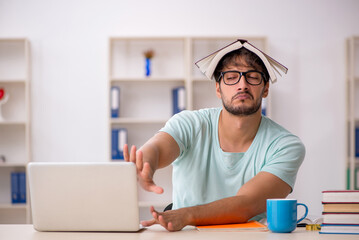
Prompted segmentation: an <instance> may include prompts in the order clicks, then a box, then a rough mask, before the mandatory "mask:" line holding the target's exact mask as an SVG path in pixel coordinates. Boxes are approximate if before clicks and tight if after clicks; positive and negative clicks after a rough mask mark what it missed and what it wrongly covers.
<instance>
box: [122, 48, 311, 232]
mask: <svg viewBox="0 0 359 240" xmlns="http://www.w3.org/2000/svg"><path fill="white" fill-rule="evenodd" d="M253 51H255V50H253ZM253 51H250V50H248V49H247V48H245V47H240V48H239V49H234V50H233V51H232V49H231V50H227V52H228V53H226V54H225V55H224V56H223V57H221V56H219V57H217V58H220V59H217V60H216V59H214V60H212V65H213V64H215V67H216V68H215V70H214V71H213V70H212V72H211V71H209V70H208V69H209V68H207V73H206V74H207V77H210V78H211V79H213V78H214V79H215V80H216V94H217V96H218V98H220V99H221V100H222V103H223V108H212V109H202V110H199V111H183V112H181V113H179V114H176V115H175V116H173V117H172V118H171V119H170V120H169V121H168V122H167V123H166V125H165V127H164V128H162V129H161V130H160V131H159V132H158V133H157V134H156V135H155V136H154V137H152V138H151V139H150V140H149V141H148V142H147V143H146V144H145V145H144V146H142V147H141V148H140V149H139V150H138V151H136V147H135V146H132V148H131V150H130V153H129V149H128V146H127V145H126V146H125V148H124V153H125V160H126V161H131V162H134V163H135V164H136V165H137V170H138V171H137V172H138V180H139V182H140V184H141V186H142V187H143V188H144V189H145V190H147V191H152V192H155V193H159V194H160V193H162V192H163V189H162V188H161V187H160V186H157V185H156V184H155V183H154V182H153V175H154V173H155V171H156V170H157V169H159V168H163V167H166V166H168V165H169V164H172V165H173V208H172V210H170V211H165V212H158V211H156V210H155V209H154V208H153V207H151V209H150V211H151V213H152V215H153V219H152V220H149V221H143V222H142V225H144V226H151V225H153V224H161V225H162V226H163V227H164V228H166V229H167V230H169V231H177V230H181V229H182V228H183V227H185V226H186V225H207V224H225V223H240V222H246V221H248V220H250V219H255V220H260V219H262V218H265V210H266V199H268V198H285V197H286V196H287V195H288V194H289V193H290V192H291V191H292V189H293V186H294V182H295V178H296V174H297V171H298V169H299V167H300V165H301V163H302V161H303V159H304V155H305V148H304V146H303V144H302V143H301V141H300V139H299V138H298V137H296V136H294V135H293V134H291V133H290V132H288V131H287V130H285V129H284V128H283V127H281V126H279V125H278V124H276V123H275V122H273V121H272V120H270V119H269V118H267V117H265V116H262V114H261V103H262V98H265V97H267V95H268V91H269V79H272V80H273V75H271V76H270V74H271V73H273V71H272V70H273V69H269V67H271V65H269V64H268V62H267V64H265V63H264V62H263V61H262V59H263V57H264V56H267V55H261V57H259V56H258V54H256V53H254V52H253ZM257 53H258V52H257ZM222 55H223V52H222ZM261 58H262V59H261ZM264 60H265V61H266V59H264ZM213 61H214V62H213ZM212 68H213V66H212ZM208 71H209V75H208Z"/></svg>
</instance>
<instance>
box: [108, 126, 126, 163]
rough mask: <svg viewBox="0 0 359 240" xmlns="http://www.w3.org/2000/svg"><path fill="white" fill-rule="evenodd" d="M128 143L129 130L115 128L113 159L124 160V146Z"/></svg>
mask: <svg viewBox="0 0 359 240" xmlns="http://www.w3.org/2000/svg"><path fill="white" fill-rule="evenodd" d="M126 143H127V129H126V128H113V129H112V131H111V158H112V160H123V159H124V157H123V145H125V144H126Z"/></svg>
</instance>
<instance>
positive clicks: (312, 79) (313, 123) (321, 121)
mask: <svg viewBox="0 0 359 240" xmlns="http://www.w3.org/2000/svg"><path fill="white" fill-rule="evenodd" d="M358 12H359V1H356V0H330V1H328V0H326V1H325V0H320V1H319V0H318V1H313V0H303V1H290V0H289V1H288V0H276V1H268V0H253V1H248V0H246V1H243V0H220V1H219V0H217V1H215V0H197V1H192V0H181V1H168V0H167V1H166V0H154V1H146V0H137V1H131V0H123V1H119V0H92V1H86V0H62V1H55V0H0V37H27V38H28V39H29V40H30V41H31V45H32V70H33V73H32V89H31V94H32V142H33V146H32V147H33V148H32V149H33V154H32V155H33V160H34V161H74V160H75V161H102V160H105V159H106V156H107V146H108V141H107V139H106V137H107V134H106V132H107V109H106V106H107V74H108V72H107V62H108V60H107V58H108V54H107V51H108V50H107V43H108V42H107V41H108V37H110V36H153V35H158V36H172V35H173V36H202V35H205V36H209V35H213V36H222V35H230V36H233V35H237V36H239V37H240V36H257V35H260V36H267V37H268V40H269V49H270V54H271V55H273V56H274V57H275V58H277V59H278V60H279V61H281V62H283V63H284V64H285V65H286V66H287V67H288V68H289V72H288V74H287V75H286V76H285V77H283V78H282V79H279V82H278V83H277V84H275V85H273V86H272V93H271V94H272V97H273V101H274V102H273V106H274V108H275V109H274V116H273V118H274V120H276V121H277V122H279V123H280V124H282V125H283V126H285V127H286V128H288V129H289V130H291V131H292V132H294V133H295V134H297V135H298V136H300V137H301V139H302V140H303V142H304V143H305V145H306V148H307V155H306V159H305V162H304V164H303V166H302V168H301V169H300V172H299V175H298V178H297V185H296V188H295V190H294V192H293V194H292V197H295V198H298V199H299V201H301V202H305V203H307V204H308V205H309V207H310V214H312V215H320V214H321V191H322V190H326V189H343V188H345V155H346V148H345V145H344V144H345V140H346V138H345V39H346V38H347V37H349V36H351V35H359V27H358V23H359V14H358Z"/></svg>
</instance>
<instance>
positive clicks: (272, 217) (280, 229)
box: [267, 198, 308, 233]
mask: <svg viewBox="0 0 359 240" xmlns="http://www.w3.org/2000/svg"><path fill="white" fill-rule="evenodd" d="M298 206H303V207H304V208H305V213H304V216H303V217H301V218H300V219H297V207H298ZM307 215H308V207H307V206H306V205H305V204H303V203H297V200H295V199H283V198H281V199H267V224H268V229H269V230H271V231H272V232H276V233H289V232H292V231H293V230H294V229H295V228H296V227H297V223H299V222H300V221H302V220H303V219H304V218H305V217H306V216H307Z"/></svg>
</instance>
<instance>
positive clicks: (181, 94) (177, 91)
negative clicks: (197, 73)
mask: <svg viewBox="0 0 359 240" xmlns="http://www.w3.org/2000/svg"><path fill="white" fill-rule="evenodd" d="M172 108H173V115H175V114H176V113H179V112H181V111H183V110H185V109H186V90H185V88H184V87H177V88H174V89H172Z"/></svg>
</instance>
